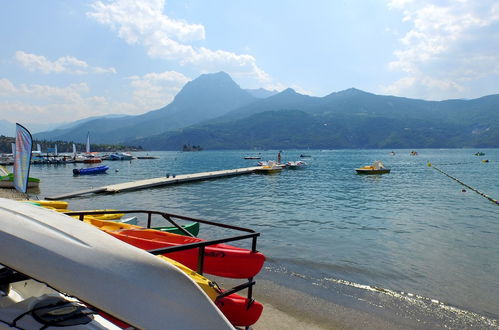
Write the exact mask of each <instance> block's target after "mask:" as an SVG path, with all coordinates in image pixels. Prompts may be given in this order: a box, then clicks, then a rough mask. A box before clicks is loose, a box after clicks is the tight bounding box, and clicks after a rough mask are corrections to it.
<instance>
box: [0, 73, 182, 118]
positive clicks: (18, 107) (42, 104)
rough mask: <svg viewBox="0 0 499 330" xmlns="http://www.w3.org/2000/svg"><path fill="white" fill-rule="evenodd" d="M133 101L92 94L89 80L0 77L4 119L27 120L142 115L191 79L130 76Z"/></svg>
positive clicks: (169, 75) (162, 103)
mask: <svg viewBox="0 0 499 330" xmlns="http://www.w3.org/2000/svg"><path fill="white" fill-rule="evenodd" d="M128 80H129V81H130V88H131V90H132V92H131V94H128V95H131V97H130V99H129V100H117V101H113V100H110V99H108V98H106V97H104V96H100V95H91V89H90V88H89V86H88V85H87V84H86V83H76V84H70V85H67V86H65V87H57V86H51V85H39V84H18V85H16V84H14V83H12V82H11V81H10V80H8V79H6V78H0V113H1V114H2V119H6V120H10V121H16V120H17V121H19V120H23V122H26V123H32V122H37V123H48V122H62V121H74V120H77V119H81V118H86V117H90V116H97V115H105V114H120V113H122V114H141V113H144V112H147V111H150V110H154V109H158V108H161V107H163V106H165V105H167V104H168V103H170V102H171V101H172V99H173V98H174V96H175V95H176V94H177V93H178V92H179V90H180V89H181V88H182V87H183V86H184V85H185V84H186V83H187V82H188V81H190V80H191V79H190V78H188V77H186V76H184V75H183V74H181V73H179V72H175V71H166V72H161V73H155V72H152V73H148V74H145V75H143V76H132V77H129V78H128Z"/></svg>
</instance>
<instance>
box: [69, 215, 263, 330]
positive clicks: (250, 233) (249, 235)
mask: <svg viewBox="0 0 499 330" xmlns="http://www.w3.org/2000/svg"><path fill="white" fill-rule="evenodd" d="M65 214H66V215H70V216H78V217H79V220H81V221H83V220H84V217H85V215H101V214H147V227H146V228H148V229H150V228H151V225H152V217H153V215H157V216H160V217H162V218H163V219H164V220H166V221H168V222H169V223H170V224H171V225H172V226H174V227H176V228H177V229H179V230H180V231H181V232H182V233H183V234H184V235H187V236H190V237H194V235H192V234H191V233H190V232H189V231H187V230H186V229H184V228H183V227H182V226H181V225H179V224H178V223H177V222H176V221H175V220H174V219H179V220H182V221H195V222H199V223H202V224H206V225H210V226H215V227H220V228H225V229H230V230H235V231H240V232H245V233H246V234H243V235H237V236H231V237H225V238H219V239H211V240H205V241H202V242H196V243H189V244H183V245H178V246H170V247H164V248H159V249H154V250H148V251H147V252H149V253H151V254H154V255H164V254H168V253H171V252H177V251H183V250H190V249H199V251H198V260H197V261H198V262H197V269H196V271H197V273H199V274H201V275H202V274H203V268H204V257H205V247H206V246H210V245H214V244H220V243H227V242H234V241H241V240H245V239H251V251H252V252H258V250H257V249H256V245H257V238H258V236H260V233H258V232H256V231H254V230H252V229H248V228H244V227H239V226H233V225H227V224H224V223H219V222H214V221H208V220H202V219H197V218H192V217H187V216H183V215H178V214H172V213H167V212H160V211H151V210H99V211H71V212H65ZM101 221H106V220H101ZM110 221H113V220H110ZM255 283H256V282H255V281H254V280H253V277H251V278H248V280H247V281H246V282H244V283H242V284H240V285H237V286H235V287H233V288H231V289H228V290H226V291H225V292H223V293H220V294H219V295H218V296H217V298H216V299H215V301H217V300H219V299H221V298H223V297H226V296H228V295H231V294H233V293H236V292H239V291H241V290H244V289H248V292H247V298H248V305H247V308H249V307H250V306H251V304H252V303H253V302H254V299H253V285H255ZM246 328H249V327H246Z"/></svg>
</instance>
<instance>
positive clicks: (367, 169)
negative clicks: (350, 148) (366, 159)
mask: <svg viewBox="0 0 499 330" xmlns="http://www.w3.org/2000/svg"><path fill="white" fill-rule="evenodd" d="M355 171H357V173H358V174H385V173H390V169H389V168H386V167H385V165H383V163H382V162H381V161H379V160H377V161H375V162H374V163H373V164H372V165H368V166H364V167H361V168H358V169H356V170H355Z"/></svg>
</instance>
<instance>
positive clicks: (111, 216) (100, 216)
mask: <svg viewBox="0 0 499 330" xmlns="http://www.w3.org/2000/svg"><path fill="white" fill-rule="evenodd" d="M57 211H59V212H64V213H65V212H102V211H116V210H113V209H105V210H80V211H75V210H67V209H66V210H64V209H58V210H57ZM124 215H125V214H124V213H111V214H89V215H85V218H87V217H91V218H94V219H99V220H117V219H121V218H122V217H123V216H124ZM76 217H78V216H76Z"/></svg>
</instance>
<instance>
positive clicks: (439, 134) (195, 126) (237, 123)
mask: <svg viewBox="0 0 499 330" xmlns="http://www.w3.org/2000/svg"><path fill="white" fill-rule="evenodd" d="M87 131H91V132H92V133H91V135H92V142H95V143H123V144H127V145H137V146H139V145H140V146H142V147H144V148H147V149H158V150H180V149H181V147H182V146H183V145H184V144H189V145H200V146H201V147H202V148H203V149H237V148H262V149H266V148H281V149H284V148H305V147H306V148H323V149H325V148H424V147H438V148H441V147H455V148H460V147H499V95H490V96H485V97H482V98H478V99H473V100H445V101H425V100H418V99H410V98H404V97H396V96H386V95H376V94H372V93H368V92H364V91H361V90H358V89H355V88H350V89H347V90H344V91H340V92H334V93H331V94H329V95H326V96H324V97H314V96H308V95H303V94H299V93H297V92H296V91H294V90H293V89H291V88H288V89H286V90H283V91H282V92H280V93H277V94H273V95H269V96H267V97H264V98H258V97H255V96H252V95H251V94H250V92H248V90H243V89H241V88H240V87H239V86H238V85H237V84H236V83H235V82H234V81H233V80H232V79H231V78H230V76H229V75H227V74H226V73H223V72H219V73H215V74H206V75H202V76H200V77H199V78H197V79H195V80H193V81H191V82H189V83H187V84H186V85H185V86H184V88H183V89H182V90H181V91H180V92H179V93H178V94H177V96H176V97H175V98H174V100H173V101H172V102H171V103H170V104H169V105H167V106H165V107H163V108H161V109H159V110H155V111H151V112H148V113H146V114H143V115H140V116H129V117H125V118H111V119H97V120H92V121H88V122H86V123H83V124H82V125H78V126H77V127H74V128H72V129H68V130H60V131H53V132H45V133H43V134H46V135H45V136H48V137H50V136H52V138H56V139H63V136H64V137H66V138H67V139H73V140H75V139H76V140H77V141H78V139H80V138H81V139H84V138H85V137H86V132H87ZM95 131H96V132H95ZM94 132H95V133H94ZM49 133H50V134H49ZM36 137H37V138H40V137H39V136H38V135H37V136H36Z"/></svg>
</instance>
